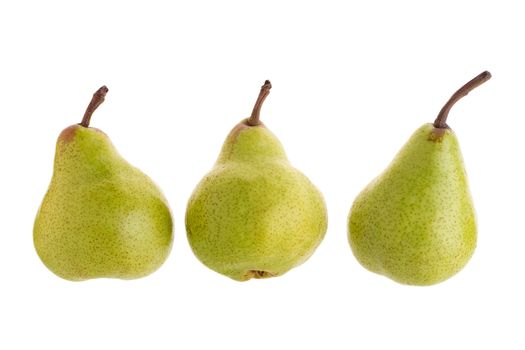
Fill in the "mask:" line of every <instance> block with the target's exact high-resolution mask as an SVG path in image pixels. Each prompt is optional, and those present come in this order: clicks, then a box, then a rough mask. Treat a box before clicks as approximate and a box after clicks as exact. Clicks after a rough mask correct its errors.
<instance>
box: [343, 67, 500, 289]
mask: <svg viewBox="0 0 525 350" xmlns="http://www.w3.org/2000/svg"><path fill="white" fill-rule="evenodd" d="M490 77H491V76H490V73H489V72H483V73H482V74H480V75H479V76H477V77H476V78H474V79H473V80H471V81H470V82H468V83H467V84H466V85H465V86H463V87H462V88H461V89H459V90H458V91H457V92H456V93H455V94H454V95H453V96H452V97H451V99H450V100H449V101H448V102H447V104H446V105H445V106H444V107H443V109H442V110H441V112H440V114H439V116H438V118H437V119H436V121H435V122H434V124H425V125H423V126H422V127H420V128H419V129H418V130H416V132H415V133H414V134H413V135H412V136H411V137H410V139H409V140H408V142H407V143H406V144H405V145H404V146H403V148H402V149H401V150H400V151H399V153H398V154H397V155H396V157H395V158H394V160H393V161H392V162H391V164H390V165H389V166H388V168H387V169H386V170H385V171H384V172H383V173H382V174H381V175H379V176H378V177H377V178H375V179H374V180H373V181H372V182H371V183H370V184H369V185H368V186H367V187H366V188H365V189H364V190H363V191H362V192H361V193H360V194H359V195H358V196H357V198H356V199H355V201H354V203H353V205H352V208H351V210H350V214H349V217H348V239H349V243H350V246H351V248H352V251H353V253H354V255H355V257H356V258H357V260H358V261H359V262H360V263H361V264H362V265H363V266H364V267H365V268H367V269H368V270H370V271H373V272H376V273H378V274H382V275H385V276H387V277H389V278H391V279H393V280H394V281H397V282H399V283H402V284H409V285H432V284H436V283H439V282H442V281H444V280H446V279H448V278H450V277H451V276H453V275H455V274H456V273H457V272H459V271H460V270H461V269H462V268H463V267H464V266H465V265H466V264H467V262H468V261H469V259H470V258H471V256H472V254H473V253H474V249H475V247H476V239H477V228H476V217H475V212H474V205H473V203H472V198H471V195H470V191H469V186H468V181H467V174H466V172H465V166H464V163H463V157H462V155H461V150H460V148H459V143H458V140H457V138H456V135H455V134H454V132H453V131H452V130H451V129H450V128H449V127H448V125H447V124H446V119H447V116H448V112H449V111H450V108H451V107H452V106H453V105H454V103H456V102H457V101H458V100H459V99H461V98H462V97H463V96H465V95H467V94H468V92H470V91H471V90H472V89H474V88H475V87H477V86H479V85H481V84H482V83H484V82H485V81H487V80H488V79H490Z"/></svg>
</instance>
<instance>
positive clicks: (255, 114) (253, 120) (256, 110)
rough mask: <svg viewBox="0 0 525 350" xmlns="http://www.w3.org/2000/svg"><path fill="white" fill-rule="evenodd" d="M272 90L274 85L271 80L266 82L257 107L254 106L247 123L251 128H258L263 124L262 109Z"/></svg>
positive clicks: (256, 104) (256, 103)
mask: <svg viewBox="0 0 525 350" xmlns="http://www.w3.org/2000/svg"><path fill="white" fill-rule="evenodd" d="M271 88H272V83H270V81H269V80H266V81H265V82H264V85H263V86H261V92H260V93H259V97H257V101H256V102H255V106H253V111H252V115H251V116H250V118H248V120H247V121H246V124H248V125H249V126H257V125H259V124H261V121H260V120H259V117H260V115H261V107H262V105H263V102H264V100H265V99H266V97H267V96H268V95H269V94H270V89H271Z"/></svg>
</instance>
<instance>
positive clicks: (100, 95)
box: [80, 85, 109, 128]
mask: <svg viewBox="0 0 525 350" xmlns="http://www.w3.org/2000/svg"><path fill="white" fill-rule="evenodd" d="M108 91H109V89H108V88H107V87H106V85H104V86H102V87H101V88H100V89H98V90H97V91H96V92H95V93H94V94H93V98H92V99H91V102H90V103H89V105H88V106H87V108H86V112H85V113H84V117H83V118H82V121H81V122H80V125H82V126H83V127H85V128H87V127H89V122H90V120H91V116H92V115H93V112H95V110H96V109H97V108H98V106H100V105H101V104H102V102H104V99H105V97H106V94H107V93H108Z"/></svg>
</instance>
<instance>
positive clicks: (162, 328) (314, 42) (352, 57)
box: [0, 0, 525, 349]
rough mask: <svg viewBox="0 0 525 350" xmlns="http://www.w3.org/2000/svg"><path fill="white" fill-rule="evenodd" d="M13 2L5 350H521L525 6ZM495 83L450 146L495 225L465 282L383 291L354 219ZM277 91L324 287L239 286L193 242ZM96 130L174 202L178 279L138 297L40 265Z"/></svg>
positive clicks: (271, 116)
mask: <svg viewBox="0 0 525 350" xmlns="http://www.w3.org/2000/svg"><path fill="white" fill-rule="evenodd" d="M356 3H357V2H348V1H322V2H321V1H319V2H317V3H316V2H312V1H300V2H299V1H298V2H292V1H289V2H285V1H259V2H250V1H227V0H221V1H179V2H174V1H172V2H169V1H165V2H160V1H147V2H146V1H144V2H143V3H139V2H137V1H127V2H124V1H122V2H117V1H113V2H111V1H94V0H93V1H89V2H88V1H85V2H84V3H83V4H80V2H77V1H50V0H48V1H34V2H28V1H2V2H1V3H0V39H1V41H0V50H1V51H0V52H1V55H0V118H1V124H0V130H1V137H0V146H1V147H0V152H1V167H2V171H1V173H0V177H1V181H0V190H1V192H0V193H1V194H0V269H1V280H0V348H2V349H22V348H33V349H36V348H38V349H146V348H148V349H210V348H213V349H284V348H288V349H304V348H312V349H324V348H326V349H379V348H383V349H384V348H388V349H443V348H455V349H457V348H465V349H474V348H480V347H487V348H501V349H518V348H520V349H523V347H524V346H525V340H524V335H523V334H524V333H523V326H524V321H525V320H524V315H525V299H524V298H525V286H524V283H523V281H524V279H525V275H524V273H523V267H524V266H525V254H523V250H524V248H525V235H524V232H523V231H524V230H523V226H524V225H523V215H524V205H523V198H524V196H525V190H524V181H523V179H524V176H525V173H524V170H523V167H522V165H523V162H524V158H523V149H524V147H523V132H524V130H525V116H524V112H525V107H524V103H523V101H524V98H525V91H524V89H525V88H524V81H525V72H524V69H523V67H524V62H525V53H524V51H523V33H524V32H525V22H524V21H523V14H524V12H523V11H520V8H521V7H520V2H519V1H514V2H512V1H498V2H496V1H461V2H460V1H444V0H441V1H434V2H430V1H424V2H423V1H404V0H397V1H367V2H361V3H362V4H356ZM485 69H488V70H490V71H491V72H492V74H493V78H492V80H490V81H489V82H487V83H486V84H485V85H483V86H481V87H479V88H478V89H477V90H476V91H474V92H472V93H471V94H470V95H469V96H468V97H466V98H465V99H463V100H462V101H461V102H459V103H458V104H457V105H456V107H455V108H454V109H453V111H452V112H451V114H450V119H449V121H450V122H449V124H450V125H451V127H452V128H453V129H454V130H455V131H456V133H457V135H458V137H459V141H460V143H461V146H462V150H463V156H464V158H465V162H466V166H467V171H468V174H469V178H470V185H471V192H472V194H473V197H474V201H475V205H476V210H477V215H478V221H479V240H478V247H477V250H476V252H475V254H474V256H473V258H472V259H471V261H470V263H469V264H468V265H467V266H466V268H465V269H464V270H463V271H461V272H460V273H459V274H458V275H456V276H455V277H453V278H452V279H450V280H448V281H446V282H444V283H442V284H439V285H435V286H431V287H409V286H403V285H399V284H396V283H394V282H392V281H390V280H388V279H387V278H384V277H382V276H379V275H375V274H372V273H370V272H368V271H366V270H365V269H364V268H362V267H361V266H360V265H359V263H358V262H357V261H356V260H355V259H354V257H353V255H352V253H351V251H350V248H349V246H348V243H347V238H346V217H347V214H348V210H349V208H350V206H351V203H352V201H353V199H354V198H355V196H356V195H357V194H358V192H359V191H360V190H361V189H362V188H363V186H365V185H366V184H367V183H368V182H369V181H370V180H371V179H372V178H373V177H374V176H376V175H377V174H378V173H379V172H380V171H381V170H382V169H384V168H385V167H386V166H387V165H388V163H389V162H390V160H391V159H392V157H393V156H394V155H395V153H396V152H397V150H398V149H399V148H400V147H401V146H402V145H403V143H404V142H405V141H406V140H407V139H408V137H409V136H410V135H411V133H412V132H413V131H414V130H415V129H416V128H418V127H419V126H420V125H422V124H423V123H426V122H431V121H433V119H434V118H435V116H436V114H437V113H438V111H439V109H440V108H441V106H442V105H443V104H444V103H445V102H446V100H447V99H448V98H449V96H450V95H451V94H452V93H453V92H454V91H455V90H456V89H457V88H459V87H460V86H461V85H462V84H463V83H465V82H466V81H468V80H469V79H471V78H473V77H474V76H475V75H477V74H478V73H480V72H481V71H483V70H485ZM265 79H270V80H271V81H272V83H273V86H274V88H273V89H272V92H271V94H270V96H269V98H268V99H267V100H266V104H265V106H264V107H263V111H262V120H263V121H264V122H265V123H266V125H267V126H268V127H269V128H270V129H271V130H272V131H273V132H274V133H275V134H276V135H277V136H278V137H279V138H280V139H281V141H282V142H283V144H284V146H285V149H286V151H287V153H288V156H289V158H290V160H291V161H292V163H293V164H294V165H295V166H296V167H297V168H299V169H301V170H302V171H303V172H304V173H305V174H307V175H308V176H309V177H310V179H311V180H312V181H313V182H314V183H315V184H316V185H317V186H318V187H319V188H320V189H321V191H322V192H323V193H324V195H325V198H326V202H327V205H328V210H329V228H328V232H327V235H326V238H325V240H324V241H323V243H322V244H321V246H320V247H319V249H318V250H317V251H316V253H315V254H314V255H313V257H312V258H311V259H310V260H308V262H306V263H305V264H304V265H302V266H300V267H298V268H296V269H294V270H292V271H291V272H289V273H288V274H286V275H284V276H282V277H279V278H275V279H269V280H254V281H250V282H245V283H239V282H235V281H233V280H230V279H228V278H226V277H223V276H221V275H219V274H216V273H214V272H213V271H211V270H208V269H207V268H205V267H204V266H203V265H202V264H201V263H200V262H199V261H198V260H197V259H196V258H195V257H194V256H193V254H192V252H191V250H190V248H189V245H188V243H187V240H186V235H185V229H184V211H185V205H186V201H187V199H188V197H189V195H190V193H191V191H192V190H193V188H194V186H195V185H196V184H197V182H198V181H199V180H200V178H201V177H202V176H203V175H204V174H205V173H206V172H207V171H208V170H209V169H210V168H211V167H212V165H213V163H214V161H215V159H216V157H217V155H218V152H219V149H220V147H221V145H222V142H223V140H224V138H225V137H226V135H227V133H228V132H229V130H230V129H231V128H232V127H233V126H234V125H235V124H236V123H237V122H238V121H240V120H241V119H242V118H244V117H246V116H248V115H249V114H250V112H251V109H252V106H253V103H254V101H255V98H256V96H257V94H258V92H259V87H260V86H261V84H262V83H263V81H264V80H265ZM102 84H107V86H108V87H109V89H110V91H109V93H108V96H107V99H106V102H105V103H104V104H103V105H102V106H101V107H100V108H99V110H98V111H97V112H96V114H95V115H94V117H93V119H92V126H94V127H98V128H100V129H102V130H104V131H105V132H106V133H107V134H108V135H109V136H110V137H111V139H112V140H113V142H114V144H115V145H116V146H117V148H118V149H119V151H120V152H121V154H122V155H123V156H124V157H125V158H126V159H128V160H129V161H130V162H131V163H132V164H134V165H136V166H137V167H139V168H141V169H142V170H143V171H144V172H146V173H147V174H148V175H150V176H151V177H152V178H153V179H154V180H155V181H156V182H157V183H158V185H159V186H160V187H161V188H162V189H163V191H164V193H165V195H166V197H167V198H168V200H169V201H170V205H171V207H172V210H173V215H174V220H175V240H174V246H173V250H172V253H171V255H170V257H169V259H168V260H167V261H166V263H165V264H164V265H163V266H162V267H161V268H160V269H159V270H158V271H157V272H156V273H154V274H153V275H151V276H149V277H147V278H143V279H140V280H134V281H119V280H108V279H101V280H92V281H87V282H80V283H73V282H68V281H65V280H62V279H60V278H58V277H56V276H55V275H53V274H52V273H51V272H49V271H48V270H47V269H46V268H45V267H44V265H43V264H42V263H41V262H40V260H39V258H38V256H37V255H36V253H35V250H34V248H33V243H32V226H33V220H34V216H35V214H36V211H37V208H38V206H39V204H40V201H41V199H42V197H43V196H44V193H45V191H46V188H47V185H48V183H49V180H50V178H51V174H52V162H53V157H54V147H55V141H56V137H57V136H58V134H59V133H60V131H61V130H62V129H63V128H65V127H67V126H68V125H71V124H74V123H78V122H79V121H80V119H81V117H82V114H83V112H84V110H85V107H86V106H87V103H88V102H89V100H90V98H91V95H92V93H93V92H94V91H95V90H96V89H97V88H98V87H99V86H101V85H102Z"/></svg>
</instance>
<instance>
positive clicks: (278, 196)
mask: <svg viewBox="0 0 525 350" xmlns="http://www.w3.org/2000/svg"><path fill="white" fill-rule="evenodd" d="M270 88H271V84H270V82H269V81H266V82H265V84H264V85H263V86H262V88H261V92H260V95H259V98H258V99H257V102H256V104H255V107H254V109H253V112H252V115H251V117H250V118H247V119H244V120H242V121H241V122H240V123H239V124H237V126H235V127H234V128H233V129H232V130H231V132H230V134H229V135H228V137H227V138H226V141H225V142H224V145H223V147H222V150H221V152H220V155H219V158H218V159H217V162H216V163H215V166H214V167H213V169H212V170H211V171H210V172H209V173H208V174H207V175H206V176H205V177H204V178H203V179H202V180H201V182H200V183H199V184H198V186H197V187H196V188H195V190H194V192H193V194H192V195H191V198H190V199H189V202H188V206H187V211H186V231H187V236H188V240H189V243H190V245H191V248H192V249H193V252H194V253H195V255H196V256H197V258H198V259H200V261H201V262H202V263H204V265H206V266H208V267H209V268H210V269H212V270H215V271H216V272H219V273H221V274H223V275H226V276H228V277H230V278H232V279H234V280H237V281H246V280H249V279H251V278H268V277H275V276H280V275H282V274H284V273H285V272H287V271H289V270H290V269H292V268H293V267H296V266H298V265H299V264H301V263H303V262H304V261H306V260H307V259H308V258H309V257H310V256H311V255H312V254H313V252H314V250H315V249H316V248H317V246H318V245H319V244H320V243H321V241H322V239H323V237H324V235H325V232H326V228H327V213H326V206H325V203H324V199H323V197H322V195H321V193H320V192H319V190H318V189H317V188H316V187H315V186H314V185H313V184H312V183H311V182H310V180H309V179H308V178H307V177H306V176H305V175H303V174H302V173H301V172H300V171H299V170H297V169H295V168H294V167H293V166H292V165H291V164H290V162H289V161H288V158H287V157H286V154H285V152H284V149H283V147H282V145H281V143H280V142H279V140H278V139H277V137H275V136H274V135H273V134H272V133H271V132H270V130H268V128H266V126H265V125H264V124H263V123H262V122H261V121H260V120H259V115H260V109H261V106H262V103H263V101H264V100H265V98H266V96H267V95H268V94H269V91H270Z"/></svg>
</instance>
